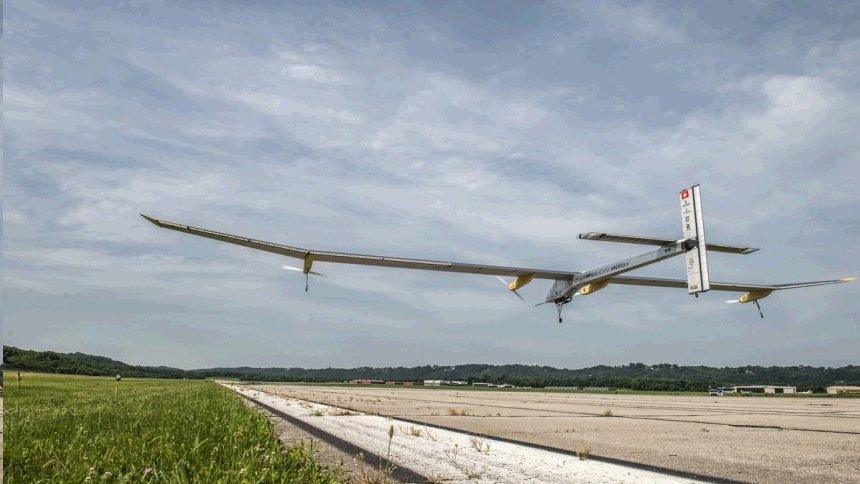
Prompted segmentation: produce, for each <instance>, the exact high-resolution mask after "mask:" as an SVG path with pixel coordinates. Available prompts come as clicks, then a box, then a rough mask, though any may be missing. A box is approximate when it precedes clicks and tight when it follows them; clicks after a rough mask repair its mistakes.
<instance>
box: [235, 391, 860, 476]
mask: <svg viewBox="0 0 860 484" xmlns="http://www.w3.org/2000/svg"><path fill="white" fill-rule="evenodd" d="M248 388H251V389H256V390H260V391H264V392H266V393H269V394H272V395H283V396H288V397H292V398H297V399H302V400H307V401H312V402H319V403H325V404H329V405H335V406H339V407H344V408H349V409H353V410H356V411H360V412H364V413H370V414H378V415H382V416H390V417H394V418H402V419H408V420H411V421H415V422H422V423H427V424H434V425H439V426H443V427H447V428H451V429H458V430H462V431H467V432H473V433H477V434H481V435H485V436H492V437H499V438H503V439H511V440H515V441H519V442H525V443H531V444H538V445H543V446H548V447H552V448H558V449H563V450H566V451H574V452H575V451H583V450H586V451H588V452H589V453H590V454H591V455H593V456H600V457H607V458H611V459H619V460H621V461H626V462H631V463H639V464H644V465H649V466H656V467H660V468H665V469H673V470H677V471H681V472H687V473H691V474H695V475H700V476H710V477H714V478H721V479H729V480H739V481H754V482H777V481H785V480H791V481H840V482H860V399H850V398H807V397H703V396H669V395H653V396H652V395H623V394H621V395H615V394H585V393H566V392H514V391H469V390H459V391H458V390H455V389H426V388H422V389H408V388H402V387H401V388H391V387H367V386H356V387H336V386H318V387H316V386H304V385H280V384H278V385H274V384H271V385H270V384H267V385H251V386H248ZM609 413H611V416H606V414H609Z"/></svg>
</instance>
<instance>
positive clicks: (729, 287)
mask: <svg viewBox="0 0 860 484" xmlns="http://www.w3.org/2000/svg"><path fill="white" fill-rule="evenodd" d="M853 280H854V278H853V277H845V278H842V279H831V280H827V281H810V282H790V283H787V284H744V283H740V282H711V289H713V290H717V291H732V292H754V291H778V290H781V289H796V288H799V287H811V286H823V285H826V284H839V283H841V282H851V281H853ZM609 282H610V284H627V285H631V286H653V287H677V288H680V289H686V288H687V280H686V279H664V278H658V277H635V276H618V277H613V278H612V279H610V281H609Z"/></svg>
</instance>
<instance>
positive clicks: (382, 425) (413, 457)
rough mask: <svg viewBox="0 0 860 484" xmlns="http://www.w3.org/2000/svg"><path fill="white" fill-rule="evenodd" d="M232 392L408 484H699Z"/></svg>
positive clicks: (240, 390) (253, 391)
mask: <svg viewBox="0 0 860 484" xmlns="http://www.w3.org/2000/svg"><path fill="white" fill-rule="evenodd" d="M227 387H228V388H231V389H233V390H234V391H236V392H238V393H239V394H241V395H243V396H245V397H248V398H250V399H252V401H253V402H255V403H256V404H262V405H265V406H266V407H268V408H270V409H273V410H276V411H278V412H281V413H282V414H284V415H285V416H288V417H290V418H292V419H295V420H298V421H300V422H302V423H305V424H309V425H312V426H313V427H315V428H316V429H319V430H322V431H324V432H326V433H327V434H328V435H329V436H333V437H335V438H338V439H342V440H345V441H348V442H349V443H351V444H353V445H355V446H356V447H358V448H360V449H362V450H363V451H366V452H368V453H372V454H375V455H379V456H385V457H386V458H388V459H389V460H390V461H391V462H392V463H394V464H395V465H397V466H399V467H401V468H406V469H409V470H410V471H411V472H412V473H413V474H412V475H411V476H410V477H409V478H408V479H407V482H416V481H420V482H424V481H426V482H466V481H481V482H510V483H519V482H577V483H595V482H618V483H650V482H666V483H688V482H696V480H695V479H691V478H690V477H689V476H683V477H682V476H674V475H669V474H666V473H664V472H655V471H653V470H647V469H642V468H638V467H635V466H628V465H619V464H616V463H609V462H604V461H600V460H596V459H590V458H587V456H585V455H583V457H584V458H582V459H581V458H578V457H577V456H574V455H568V454H563V453H558V452H553V451H549V450H545V449H538V448H534V447H531V446H525V445H521V444H516V443H511V442H505V441H500V440H497V439H493V438H478V437H475V436H472V435H469V434H468V433H465V432H459V431H452V430H446V429H439V428H433V427H429V426H425V425H422V424H417V423H409V422H403V421H400V420H398V419H394V418H389V417H383V416H378V415H369V414H365V413H358V412H352V411H344V410H343V409H341V408H338V407H334V406H329V405H323V404H317V403H310V402H308V401H306V400H298V399H294V398H291V397H287V396H282V395H276V394H273V393H268V392H265V391H261V390H257V389H251V388H246V387H243V386H238V385H229V384H228V385H227Z"/></svg>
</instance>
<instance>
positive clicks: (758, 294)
mask: <svg viewBox="0 0 860 484" xmlns="http://www.w3.org/2000/svg"><path fill="white" fill-rule="evenodd" d="M772 292H773V291H772V290H770V291H768V290H765V291H750V292H748V293H746V294H744V295H743V296H741V297H739V298H738V302H739V303H748V302H753V301H758V300H759V299H763V298H766V297H768V296H770V293H772Z"/></svg>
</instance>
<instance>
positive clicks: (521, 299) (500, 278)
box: [496, 276, 526, 302]
mask: <svg viewBox="0 0 860 484" xmlns="http://www.w3.org/2000/svg"><path fill="white" fill-rule="evenodd" d="M496 279H498V280H500V281H502V284H504V285H505V287H507V288H509V287H510V286H509V285H508V281H506V280H504V279H502V276H496ZM508 290H509V291H511V290H510V289H508ZM511 292H512V293H514V296H516V297H518V298H520V301H522V302H526V300H525V299H523V297H522V296H520V293H518V292H517V291H511Z"/></svg>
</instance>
